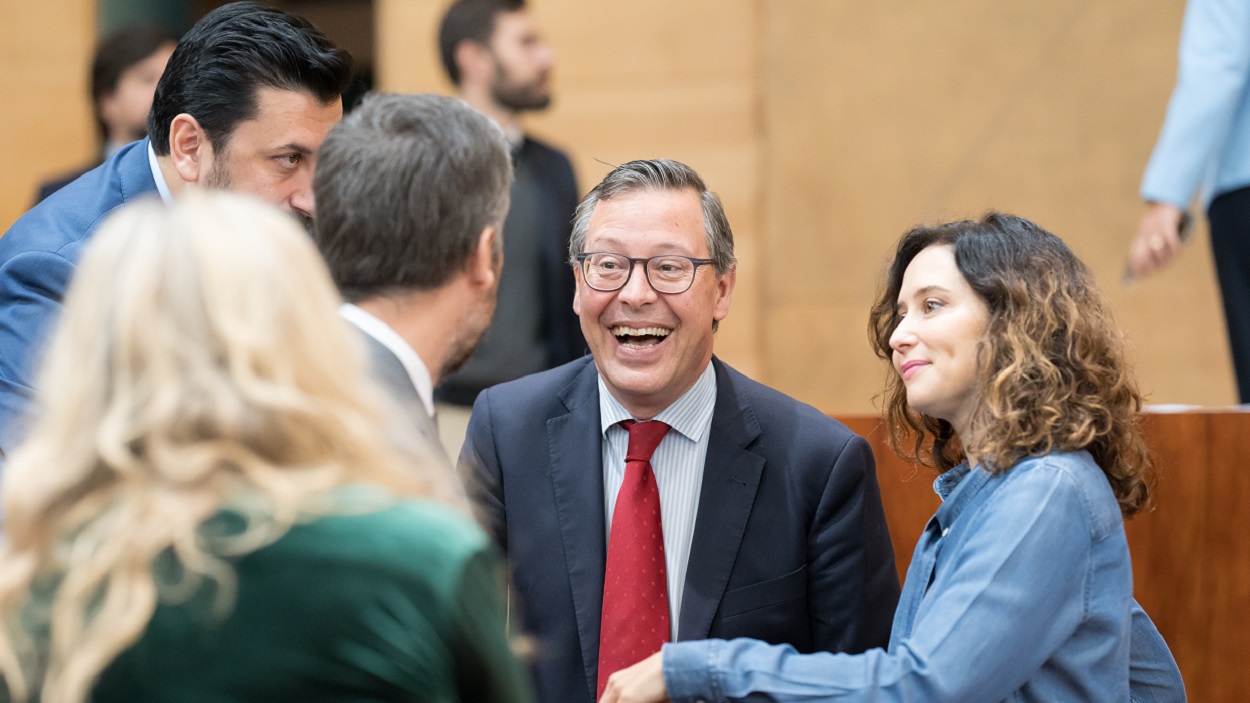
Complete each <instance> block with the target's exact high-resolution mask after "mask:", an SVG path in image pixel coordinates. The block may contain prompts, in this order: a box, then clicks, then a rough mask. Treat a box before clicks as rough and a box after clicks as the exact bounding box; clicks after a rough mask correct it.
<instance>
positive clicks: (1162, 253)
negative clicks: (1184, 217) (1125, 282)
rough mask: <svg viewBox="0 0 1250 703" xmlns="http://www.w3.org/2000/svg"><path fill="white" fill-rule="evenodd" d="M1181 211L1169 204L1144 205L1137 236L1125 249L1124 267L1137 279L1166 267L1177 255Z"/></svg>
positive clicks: (1179, 251)
mask: <svg viewBox="0 0 1250 703" xmlns="http://www.w3.org/2000/svg"><path fill="white" fill-rule="evenodd" d="M1181 214H1182V212H1181V209H1180V208H1178V207H1176V206H1175V205H1171V204H1169V203H1159V202H1150V203H1146V211H1145V212H1144V213H1142V216H1141V221H1140V222H1138V223H1137V236H1136V237H1134V239H1133V243H1132V244H1131V245H1129V249H1128V267H1129V271H1131V272H1132V274H1133V278H1136V279H1141V278H1145V277H1146V276H1149V275H1151V274H1152V273H1155V272H1156V271H1158V270H1160V269H1162V268H1163V267H1164V266H1167V265H1168V263H1169V262H1171V261H1172V259H1174V258H1176V256H1177V255H1178V254H1180V253H1181V238H1180V224H1181Z"/></svg>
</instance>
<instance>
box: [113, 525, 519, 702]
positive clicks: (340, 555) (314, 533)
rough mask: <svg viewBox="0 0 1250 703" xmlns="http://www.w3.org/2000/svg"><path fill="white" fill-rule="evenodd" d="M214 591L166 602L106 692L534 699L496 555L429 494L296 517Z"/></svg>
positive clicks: (186, 696)
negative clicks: (220, 595) (222, 589)
mask: <svg viewBox="0 0 1250 703" xmlns="http://www.w3.org/2000/svg"><path fill="white" fill-rule="evenodd" d="M233 565H234V568H235V570H236V573H237V575H238V587H237V593H236V597H235V599H234V602H233V607H232V608H231V609H230V610H229V612H228V614H227V615H226V616H225V617H224V618H222V617H219V616H214V615H213V614H212V608H211V589H210V588H204V589H201V592H200V593H199V594H198V595H197V596H196V597H194V598H192V599H190V600H189V601H187V602H184V603H181V604H170V603H162V604H161V605H160V606H159V607H158V608H157V610H156V613H155V614H154V616H153V618H152V621H151V623H150V624H149V626H148V628H147V630H146V632H145V633H144V635H143V637H142V638H141V639H140V640H139V642H137V643H136V644H135V645H134V646H133V647H131V648H130V649H128V650H126V651H125V652H123V653H122V654H121V655H120V656H119V657H118V658H117V659H116V660H115V661H114V662H113V663H112V664H111V665H109V666H108V667H107V668H106V669H105V670H104V672H103V673H102V675H101V677H100V679H99V681H98V683H97V685H96V687H95V690H94V693H93V697H92V700H93V701H94V703H113V702H114V701H119V702H120V701H126V702H130V701H171V702H172V701H178V702H179V703H216V702H218V701H220V702H222V703H225V702H226V701H231V702H236V701H257V702H260V701H264V702H265V703H276V702H281V701H301V702H304V701H353V702H364V701H429V702H431V703H435V702H437V703H444V702H446V703H454V702H459V701H463V702H466V703H467V702H477V701H504V702H516V703H530V702H532V701H533V694H532V691H531V684H530V680H529V676H528V674H527V673H526V671H525V669H524V667H523V666H522V665H521V663H520V662H519V661H518V660H517V658H516V657H515V656H514V655H513V653H512V652H511V650H510V649H509V645H508V641H507V638H506V633H505V610H504V605H503V603H504V600H503V587H502V583H503V579H502V573H501V564H500V559H499V556H498V554H497V553H496V551H495V549H494V547H493V546H491V544H490V542H489V540H488V539H487V538H486V536H485V535H484V534H483V533H482V531H481V530H480V529H479V528H478V527H477V526H476V525H475V524H473V523H472V522H471V521H470V520H469V519H467V518H465V517H462V516H460V515H458V514H456V513H454V512H452V511H450V510H448V509H446V508H444V507H441V506H438V505H435V504H433V503H429V502H424V501H404V502H400V503H396V504H393V507H389V508H386V509H383V510H381V511H380V512H370V513H366V514H355V515H334V516H329V517H321V518H317V519H316V520H314V521H312V522H309V523H306V524H301V525H297V526H296V527H294V528H292V529H291V530H290V531H289V532H288V533H287V534H285V535H284V536H283V537H282V538H281V539H279V540H278V541H276V542H275V543H273V544H272V545H269V546H267V547H265V548H262V549H260V550H257V551H255V552H253V553H251V554H248V555H246V556H244V557H242V558H240V559H237V560H236V561H234V562H233Z"/></svg>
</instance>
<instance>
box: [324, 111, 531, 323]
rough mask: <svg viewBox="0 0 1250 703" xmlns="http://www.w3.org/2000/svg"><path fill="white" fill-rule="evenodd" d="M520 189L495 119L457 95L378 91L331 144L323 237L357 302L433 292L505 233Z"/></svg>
mask: <svg viewBox="0 0 1250 703" xmlns="http://www.w3.org/2000/svg"><path fill="white" fill-rule="evenodd" d="M511 187H512V161H511V156H510V155H509V150H508V144H507V141H506V140H505V138H504V136H503V132H502V131H501V130H500V129H499V127H498V126H497V125H496V124H495V123H494V122H492V121H491V120H490V119H488V118H486V117H484V116H482V115H481V114H479V113H478V112H476V111H475V110H473V108H471V107H469V106H468V105H467V104H465V103H464V102H462V101H460V100H457V99H455V98H448V97H444V96H440V95H429V94H427V95H399V94H386V93H379V94H372V95H369V96H367V97H366V98H365V99H364V101H363V102H361V104H360V106H359V107H357V108H356V109H355V110H353V111H352V112H351V114H350V115H348V116H347V117H346V118H344V119H343V121H342V122H340V123H339V124H338V125H336V126H335V127H334V129H332V130H330V133H329V134H328V135H326V139H325V141H324V142H323V143H322V145H321V151H320V152H319V155H318V157H317V173H316V176H315V178H314V180H313V192H314V194H315V197H316V200H317V221H316V226H315V228H314V235H313V236H314V237H315V238H316V240H317V246H318V247H319V248H320V249H321V253H322V255H323V256H324V257H325V259H326V262H327V263H328V264H329V267H330V274H331V275H332V276H333V277H334V282H335V283H336V284H337V285H338V287H339V290H340V291H341V292H342V293H343V297H345V298H346V299H347V300H349V301H352V302H358V301H361V300H366V299H369V298H374V297H377V296H381V295H387V294H391V293H396V292H401V293H402V292H408V291H425V290H432V289H435V288H438V287H440V286H442V285H444V284H445V283H447V282H448V281H449V280H450V279H451V278H452V277H453V276H454V275H455V274H456V273H458V272H460V271H463V270H465V267H466V266H467V264H468V262H469V258H470V256H471V255H472V254H473V252H474V250H475V248H476V247H477V245H478V241H479V238H480V236H481V234H482V232H483V230H485V229H486V228H487V227H489V226H493V227H495V228H496V229H497V230H498V229H499V228H501V227H502V225H503V220H504V216H505V215H506V214H507V211H508V198H509V192H510V189H511ZM498 241H499V240H498V238H496V244H498Z"/></svg>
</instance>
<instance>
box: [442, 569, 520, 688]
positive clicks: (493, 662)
mask: <svg viewBox="0 0 1250 703" xmlns="http://www.w3.org/2000/svg"><path fill="white" fill-rule="evenodd" d="M501 573H502V568H501V565H500V560H499V559H498V558H497V556H496V555H495V553H494V551H493V550H482V551H479V552H478V553H476V554H474V555H473V557H472V558H470V559H469V560H468V561H467V562H466V563H465V567H464V571H463V572H462V573H461V575H460V580H459V583H458V584H457V586H456V593H457V595H458V597H457V600H456V605H455V608H456V613H457V616H456V621H457V623H458V627H457V629H456V632H457V633H458V635H459V637H458V639H457V640H456V645H455V650H454V655H455V665H456V674H457V678H458V685H457V689H458V690H459V691H460V700H462V701H499V702H500V703H530V702H532V701H533V700H534V694H533V683H532V681H531V680H530V677H529V674H528V672H527V671H526V670H525V667H524V666H522V664H521V662H520V660H519V659H518V658H517V655H516V653H515V652H514V651H513V648H512V644H511V643H510V642H509V640H508V634H507V633H508V627H507V624H506V619H507V614H506V612H505V606H504V599H503V592H504V586H503V577H502V575H501Z"/></svg>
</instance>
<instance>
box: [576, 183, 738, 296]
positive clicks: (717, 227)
mask: <svg viewBox="0 0 1250 703" xmlns="http://www.w3.org/2000/svg"><path fill="white" fill-rule="evenodd" d="M640 190H650V191H666V190H691V191H693V192H695V193H696V194H698V196H699V200H700V201H701V202H702V203H703V229H704V232H705V233H706V234H707V250H708V252H710V253H709V254H708V258H710V259H712V262H713V263H712V266H713V268H715V269H716V273H717V274H718V275H719V274H723V273H725V272H726V271H728V270H729V269H731V268H733V265H734V262H735V261H736V259H735V258H734V233H733V230H732V229H730V227H729V220H728V219H727V218H726V217H725V207H724V206H723V205H721V202H720V198H718V197H716V194H715V193H713V192H711V191H709V190H708V189H707V186H706V185H704V183H703V178H702V177H701V176H699V174H698V172H697V171H695V170H694V169H693V168H690V167H689V166H687V165H685V164H683V163H681V162H679V161H673V160H671V159H646V160H640V161H630V162H629V163H626V164H621V165H620V166H617V167H616V168H614V169H612V171H611V172H610V173H608V175H607V176H605V177H604V179H603V180H602V181H600V182H599V185H597V186H595V187H594V188H593V189H591V191H590V192H589V193H587V194H586V197H585V198H583V199H582V202H581V204H579V205H578V206H577V211H576V212H574V213H573V235H572V237H570V239H569V263H571V264H572V265H573V266H577V259H576V256H577V255H578V254H581V253H582V252H583V251H584V250H585V247H586V235H587V233H588V231H589V230H590V218H591V217H592V216H593V215H594V214H595V206H596V205H598V204H599V202H600V201H602V200H611V199H612V198H615V197H617V196H619V195H625V194H628V193H634V192H637V191H640Z"/></svg>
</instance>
